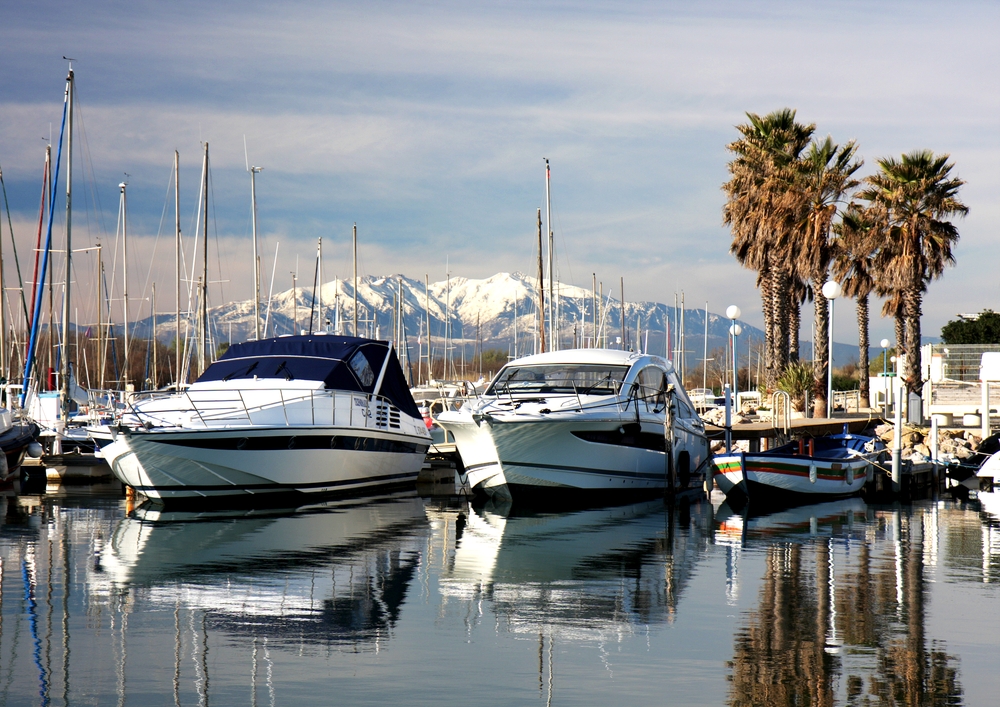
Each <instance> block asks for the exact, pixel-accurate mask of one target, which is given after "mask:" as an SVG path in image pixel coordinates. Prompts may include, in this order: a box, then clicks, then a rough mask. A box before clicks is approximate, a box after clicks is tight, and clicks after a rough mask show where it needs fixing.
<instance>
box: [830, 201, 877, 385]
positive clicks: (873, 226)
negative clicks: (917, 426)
mask: <svg viewBox="0 0 1000 707" xmlns="http://www.w3.org/2000/svg"><path fill="white" fill-rule="evenodd" d="M878 224H879V216H878V214H876V213H873V212H872V211H871V210H869V209H864V208H862V207H861V206H859V205H858V204H857V203H851V205H850V206H848V207H847V210H846V211H845V212H844V215H843V216H842V217H841V219H840V223H837V224H834V226H833V230H834V233H836V234H837V239H836V240H835V241H834V245H835V255H834V259H833V276H834V278H836V280H837V281H838V282H839V283H840V284H841V286H842V287H843V288H844V294H845V295H847V296H848V297H853V298H854V299H855V300H857V303H858V371H859V381H858V384H859V387H860V393H861V399H862V400H867V399H868V398H869V397H870V390H869V385H868V343H869V336H868V321H869V313H868V297H869V296H870V295H871V293H872V292H873V291H874V290H875V278H874V276H873V274H872V272H871V269H870V267H869V263H870V258H871V255H872V249H873V248H874V247H877V245H876V244H877V243H878V240H879V239H878V236H877V235H876V231H877V229H878Z"/></svg>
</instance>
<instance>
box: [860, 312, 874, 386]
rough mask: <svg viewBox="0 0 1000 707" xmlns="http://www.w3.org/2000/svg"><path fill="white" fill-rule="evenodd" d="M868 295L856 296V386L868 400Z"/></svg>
mask: <svg viewBox="0 0 1000 707" xmlns="http://www.w3.org/2000/svg"><path fill="white" fill-rule="evenodd" d="M868 343H869V342H868V295H865V296H864V297H858V388H859V390H860V394H861V399H862V400H868V398H869V396H870V394H871V391H870V390H869V386H868V383H869V380H868V379H869V375H868Z"/></svg>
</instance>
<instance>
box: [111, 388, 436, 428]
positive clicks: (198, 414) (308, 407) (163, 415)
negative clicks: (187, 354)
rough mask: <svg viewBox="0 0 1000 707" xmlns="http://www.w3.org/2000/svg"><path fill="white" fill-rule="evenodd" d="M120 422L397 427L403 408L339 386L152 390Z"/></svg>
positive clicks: (135, 399) (130, 403) (199, 425)
mask: <svg viewBox="0 0 1000 707" xmlns="http://www.w3.org/2000/svg"><path fill="white" fill-rule="evenodd" d="M119 422H120V423H121V424H124V425H125V426H142V427H146V428H147V429H152V428H181V429H191V428H194V429H203V428H208V429H218V428H227V427H257V426H267V427H317V426H320V427H326V426H342V427H343V426H347V427H362V428H371V429H379V430H390V431H391V430H400V429H401V413H400V410H399V408H397V407H396V406H395V405H393V404H392V402H391V401H390V400H389V399H388V398H386V397H383V396H380V395H371V394H367V393H354V392H349V391H339V390H288V389H282V388H273V389H254V390H197V391H190V390H187V391H182V392H160V391H148V392H144V393H137V394H135V395H134V396H133V397H132V398H131V399H130V400H129V401H128V403H127V406H126V409H125V411H124V413H123V414H122V415H120V417H119ZM420 427H423V425H420Z"/></svg>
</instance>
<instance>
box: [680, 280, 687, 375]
mask: <svg viewBox="0 0 1000 707" xmlns="http://www.w3.org/2000/svg"><path fill="white" fill-rule="evenodd" d="M679 324H680V330H681V333H680V336H681V350H680V354H681V366H680V376H681V383H683V382H684V375H685V374H686V373H687V371H686V370H685V369H686V368H687V350H686V349H687V342H686V341H685V331H684V290H681V320H680V322H679Z"/></svg>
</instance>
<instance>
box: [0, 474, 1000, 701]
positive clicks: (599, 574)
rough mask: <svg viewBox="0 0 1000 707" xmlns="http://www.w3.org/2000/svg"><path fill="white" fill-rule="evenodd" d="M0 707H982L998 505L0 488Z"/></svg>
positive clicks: (994, 592)
mask: <svg viewBox="0 0 1000 707" xmlns="http://www.w3.org/2000/svg"><path fill="white" fill-rule="evenodd" d="M0 520H2V522H3V525H2V526H0V572H2V577H0V579H2V583H0V589H2V592H0V704H3V705H34V704H43V705H64V704H68V705H86V704H95V705H97V704H100V705H108V704H119V705H122V704H133V705H159V704H162V705H194V704H200V705H292V704H349V705H359V704H386V703H390V704H392V703H395V704H400V705H402V704H407V705H409V704H427V705H430V704H433V705H468V704H504V705H508V704H524V705H538V704H544V705H559V704H561V705H608V704H614V705H633V704H634V705H650V704H671V705H804V704H815V705H862V704H897V705H927V704H933V705H939V704H940V705H951V704H964V705H994V704H997V695H1000V670H998V669H997V656H998V655H1000V650H998V648H1000V611H998V608H1000V519H997V518H995V517H993V516H990V515H989V514H987V513H985V512H983V511H981V510H980V509H979V507H978V505H977V504H975V503H974V502H973V503H970V504H960V503H956V502H953V501H939V502H933V501H926V502H920V503H914V504H913V505H902V506H891V507H889V506H866V505H865V503H864V502H862V501H861V500H859V499H853V500H848V501H840V502H834V503H830V504H824V505H822V506H811V507H807V508H800V509H795V510H790V511H785V512H782V513H777V514H772V515H769V516H763V517H756V518H749V519H747V518H744V517H743V516H741V515H738V514H732V513H731V512H729V511H728V508H727V507H726V506H722V507H721V508H718V509H716V508H713V506H712V505H711V504H710V503H708V502H698V503H692V504H684V505H679V506H677V507H675V508H672V509H670V508H666V507H665V506H664V504H663V503H662V502H660V501H652V502H645V503H638V504H634V505H627V506H618V507H614V508H603V509H591V510H582V511H575V512H565V513H552V514H524V515H518V514H511V513H509V512H505V509H502V508H490V507H486V508H482V507H470V506H469V504H467V503H465V502H460V501H458V500H455V499H430V498H426V499H425V498H421V497H419V496H418V495H416V494H413V493H404V494H396V495H389V496H380V497H373V498H366V499H351V500H342V501H337V502H332V503H328V504H323V505H318V506H314V507H308V508H302V509H297V510H294V511H254V512H250V511H240V512H218V513H183V512H157V511H155V510H148V509H144V508H139V509H136V510H131V511H129V510H128V509H127V508H126V502H125V499H123V498H122V497H121V496H120V494H119V493H118V492H117V490H116V489H115V488H113V487H112V486H110V485H108V486H95V487H92V488H75V489H74V488H65V489H53V490H50V492H49V493H45V494H41V495H35V496H15V495H12V494H8V495H7V496H4V497H2V498H0Z"/></svg>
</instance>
